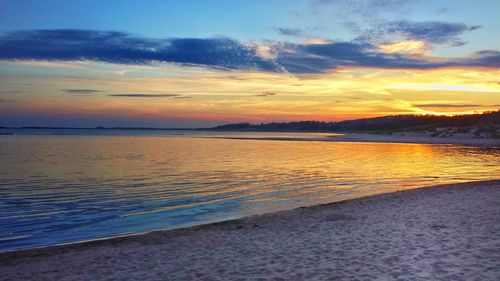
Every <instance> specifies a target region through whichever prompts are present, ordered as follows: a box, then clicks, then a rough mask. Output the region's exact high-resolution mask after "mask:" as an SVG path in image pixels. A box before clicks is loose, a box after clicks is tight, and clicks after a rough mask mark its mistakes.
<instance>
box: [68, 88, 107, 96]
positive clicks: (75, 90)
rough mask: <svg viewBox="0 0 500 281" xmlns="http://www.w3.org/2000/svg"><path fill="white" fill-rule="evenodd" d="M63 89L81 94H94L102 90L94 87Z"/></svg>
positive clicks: (70, 92)
mask: <svg viewBox="0 0 500 281" xmlns="http://www.w3.org/2000/svg"><path fill="white" fill-rule="evenodd" d="M62 91H63V92H66V93H68V94H79V95H92V94H95V93H100V92H102V91H99V90H92V89H62Z"/></svg>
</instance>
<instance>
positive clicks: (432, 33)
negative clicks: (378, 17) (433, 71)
mask: <svg viewBox="0 0 500 281" xmlns="http://www.w3.org/2000/svg"><path fill="white" fill-rule="evenodd" d="M480 27H481V26H478V25H476V26H468V25H465V24H463V23H449V22H437V21H426V22H411V21H397V22H390V23H388V26H387V32H388V33H389V34H395V35H401V36H402V37H403V38H406V39H413V40H423V41H426V42H429V43H434V44H450V45H453V46H461V45H464V44H465V42H464V41H462V40H461V39H460V37H459V36H460V35H462V34H463V33H465V32H467V31H472V30H476V29H478V28H480Z"/></svg>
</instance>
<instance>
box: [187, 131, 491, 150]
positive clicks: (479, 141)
mask: <svg viewBox="0 0 500 281" xmlns="http://www.w3.org/2000/svg"><path fill="white" fill-rule="evenodd" d="M325 134H327V133H325ZM197 138H212V139H229V140H269V141H324V142H360V143H403V144H405V143H406V144H458V145H469V146H484V147H500V139H486V138H453V137H448V138H446V137H429V136H397V135H378V134H368V133H331V134H329V135H327V136H325V137H304V138H301V137H295V138H294V137H262V138H260V137H238V136H235V137H232V136H213V137H212V136H208V137H205V136H203V137H197Z"/></svg>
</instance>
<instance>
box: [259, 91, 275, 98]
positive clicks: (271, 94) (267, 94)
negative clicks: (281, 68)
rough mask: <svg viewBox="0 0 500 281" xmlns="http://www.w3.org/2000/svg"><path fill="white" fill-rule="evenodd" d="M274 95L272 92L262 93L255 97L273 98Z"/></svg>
mask: <svg viewBox="0 0 500 281" xmlns="http://www.w3.org/2000/svg"><path fill="white" fill-rule="evenodd" d="M275 95H276V93H274V92H263V93H260V94H257V95H255V96H257V97H270V96H275Z"/></svg>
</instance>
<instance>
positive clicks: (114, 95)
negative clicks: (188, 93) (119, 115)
mask: <svg viewBox="0 0 500 281" xmlns="http://www.w3.org/2000/svg"><path fill="white" fill-rule="evenodd" d="M108 96H110V97H129V98H165V97H179V96H180V95H178V94H111V95H108Z"/></svg>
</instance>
